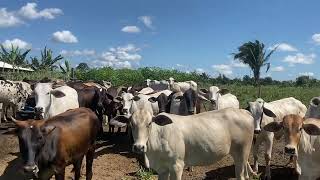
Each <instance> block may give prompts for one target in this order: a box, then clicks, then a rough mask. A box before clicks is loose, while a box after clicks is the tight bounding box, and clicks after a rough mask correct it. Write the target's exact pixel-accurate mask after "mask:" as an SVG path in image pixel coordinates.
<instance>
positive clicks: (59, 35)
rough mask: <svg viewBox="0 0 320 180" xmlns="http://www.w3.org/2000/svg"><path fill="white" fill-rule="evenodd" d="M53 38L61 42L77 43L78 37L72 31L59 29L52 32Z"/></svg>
mask: <svg viewBox="0 0 320 180" xmlns="http://www.w3.org/2000/svg"><path fill="white" fill-rule="evenodd" d="M52 39H53V40H54V41H56V42H61V43H77V42H78V39H77V37H76V36H74V35H73V34H72V33H71V32H70V31H65V30H64V31H57V32H55V33H53V34H52Z"/></svg>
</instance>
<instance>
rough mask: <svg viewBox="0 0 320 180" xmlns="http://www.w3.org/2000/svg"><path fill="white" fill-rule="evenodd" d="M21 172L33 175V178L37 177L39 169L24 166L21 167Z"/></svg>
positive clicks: (35, 166)
mask: <svg viewBox="0 0 320 180" xmlns="http://www.w3.org/2000/svg"><path fill="white" fill-rule="evenodd" d="M23 170H24V172H25V173H27V174H33V175H35V176H37V175H38V172H39V168H38V166H37V165H26V166H24V167H23Z"/></svg>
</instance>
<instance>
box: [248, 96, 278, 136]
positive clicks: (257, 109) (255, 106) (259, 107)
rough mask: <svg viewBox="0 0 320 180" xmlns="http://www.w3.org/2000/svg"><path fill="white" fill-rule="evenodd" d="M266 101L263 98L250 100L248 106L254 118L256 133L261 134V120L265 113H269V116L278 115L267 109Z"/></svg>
mask: <svg viewBox="0 0 320 180" xmlns="http://www.w3.org/2000/svg"><path fill="white" fill-rule="evenodd" d="M264 104H265V102H264V100H263V99H261V98H258V99H257V100H256V101H254V102H249V103H248V107H247V108H246V109H247V110H248V111H250V112H251V114H252V116H253V119H254V133H255V134H259V133H260V132H261V122H262V119H263V115H264V114H265V115H267V116H269V117H273V118H276V115H275V114H274V113H273V112H272V111H270V110H269V109H267V108H266V107H265V106H264Z"/></svg>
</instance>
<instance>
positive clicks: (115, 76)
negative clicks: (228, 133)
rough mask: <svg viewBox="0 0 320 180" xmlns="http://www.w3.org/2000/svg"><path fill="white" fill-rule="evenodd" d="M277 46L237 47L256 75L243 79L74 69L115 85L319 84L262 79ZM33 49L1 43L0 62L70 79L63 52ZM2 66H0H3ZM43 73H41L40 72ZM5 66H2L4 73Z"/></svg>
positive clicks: (87, 77)
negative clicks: (148, 82)
mask: <svg viewBox="0 0 320 180" xmlns="http://www.w3.org/2000/svg"><path fill="white" fill-rule="evenodd" d="M276 49H277V47H275V48H274V49H272V50H270V51H269V52H267V49H266V48H265V45H264V44H263V43H262V42H260V41H258V40H256V41H253V42H251V41H249V42H247V43H244V44H243V45H241V46H240V47H239V48H238V52H236V53H233V56H234V59H235V60H237V61H240V62H242V63H244V64H247V65H248V66H249V67H250V69H251V70H252V72H253V77H250V76H248V75H245V76H244V77H243V78H234V79H230V78H228V77H226V76H225V75H223V74H220V75H219V76H218V77H211V76H210V75H209V74H207V73H205V72H204V73H197V72H195V71H194V72H190V73H186V72H181V71H178V70H170V69H163V68H157V67H144V68H138V69H114V68H112V67H102V68H90V67H89V66H88V64H86V63H80V64H79V65H78V66H77V67H76V68H75V70H74V75H75V77H76V78H77V79H79V80H107V81H111V82H112V83H113V84H114V85H132V84H137V83H141V82H143V81H144V80H145V79H147V78H148V79H156V80H163V79H165V80H167V79H169V78H170V77H174V78H175V79H176V80H177V81H186V80H194V81H196V82H198V83H200V85H203V86H209V85H223V84H230V85H231V84H236V85H252V86H256V87H258V88H257V89H258V93H257V94H258V96H260V94H261V88H260V87H261V85H278V86H305V87H313V86H319V85H320V81H319V80H317V79H315V78H312V77H309V76H300V77H298V78H296V80H290V81H277V80H273V79H272V78H271V77H265V78H261V77H260V75H261V70H262V68H263V67H264V66H266V72H267V71H268V70H269V69H270V66H271V64H270V57H271V55H272V54H273V53H274V52H275V51H276ZM30 51H31V49H27V50H24V51H23V50H22V49H20V48H19V47H14V46H13V45H12V46H11V49H6V48H5V47H4V46H3V45H1V46H0V61H2V62H5V63H9V64H11V65H12V66H13V72H16V73H21V72H19V68H17V67H24V68H31V69H33V70H34V71H35V72H33V74H35V73H38V74H39V77H38V78H39V79H40V78H43V76H51V75H54V77H55V78H57V77H58V78H59V77H60V78H63V79H65V80H70V78H71V69H72V68H71V66H70V61H68V60H64V63H63V65H62V64H61V61H62V60H63V59H64V57H63V56H61V55H56V56H54V54H53V52H52V50H51V49H49V48H47V47H45V48H44V49H43V50H41V51H40V57H37V56H34V57H30V59H28V58H27V55H28V54H29V52H30ZM0 68H1V67H0ZM39 72H41V73H39ZM3 73H4V67H2V74H3ZM33 77H34V76H33Z"/></svg>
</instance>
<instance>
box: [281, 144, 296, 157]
mask: <svg viewBox="0 0 320 180" xmlns="http://www.w3.org/2000/svg"><path fill="white" fill-rule="evenodd" d="M284 152H285V153H286V154H288V155H291V156H296V155H297V151H296V148H295V147H293V146H291V145H289V146H285V147H284Z"/></svg>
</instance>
